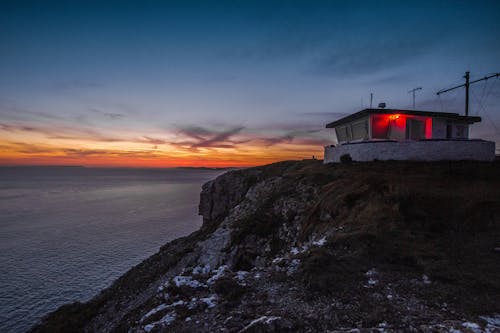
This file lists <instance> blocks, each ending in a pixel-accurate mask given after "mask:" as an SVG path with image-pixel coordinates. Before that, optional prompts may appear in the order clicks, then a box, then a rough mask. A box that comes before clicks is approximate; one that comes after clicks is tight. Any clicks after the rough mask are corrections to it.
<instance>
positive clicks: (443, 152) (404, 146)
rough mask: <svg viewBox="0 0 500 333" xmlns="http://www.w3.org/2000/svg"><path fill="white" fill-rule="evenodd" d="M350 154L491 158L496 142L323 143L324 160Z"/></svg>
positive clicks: (374, 157)
mask: <svg viewBox="0 0 500 333" xmlns="http://www.w3.org/2000/svg"><path fill="white" fill-rule="evenodd" d="M344 154H349V155H350V156H351V158H352V159H353V160H354V161H362V162H363V161H364V162H367V161H373V160H380V161H384V160H400V161H404V160H413V161H444V160H455V161H457V160H477V161H493V160H494V159H495V143H494V142H492V141H484V140H442V141H441V140H436V141H435V140H422V141H402V142H391V141H365V142H361V143H350V144H344V145H339V146H337V147H332V146H326V147H325V159H324V163H336V162H340V157H341V156H342V155H344Z"/></svg>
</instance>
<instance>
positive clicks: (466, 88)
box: [436, 71, 500, 116]
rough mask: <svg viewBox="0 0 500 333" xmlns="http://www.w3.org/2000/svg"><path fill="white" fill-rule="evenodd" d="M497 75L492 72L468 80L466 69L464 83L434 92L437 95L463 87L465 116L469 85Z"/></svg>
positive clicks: (498, 74)
mask: <svg viewBox="0 0 500 333" xmlns="http://www.w3.org/2000/svg"><path fill="white" fill-rule="evenodd" d="M499 76H500V73H495V74H492V75H489V76H485V77H483V78H481V79H478V80H474V81H470V72H469V71H467V72H465V75H464V77H463V78H464V79H465V83H464V84H461V85H458V86H455V87H453V88H450V89H443V90H440V91H438V92H437V93H436V95H438V96H439V95H440V94H442V93H445V92H448V91H451V90H454V89H457V88H460V87H465V116H468V115H469V88H470V85H471V84H473V83H476V82H480V81H484V80H488V79H491V78H492V77H499Z"/></svg>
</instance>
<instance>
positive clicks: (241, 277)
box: [236, 271, 248, 281]
mask: <svg viewBox="0 0 500 333" xmlns="http://www.w3.org/2000/svg"><path fill="white" fill-rule="evenodd" d="M247 274H248V272H247V271H237V272H236V278H237V279H238V280H240V281H243V280H245V277H246V276H247Z"/></svg>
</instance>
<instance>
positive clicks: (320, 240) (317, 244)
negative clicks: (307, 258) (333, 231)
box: [312, 237, 326, 246]
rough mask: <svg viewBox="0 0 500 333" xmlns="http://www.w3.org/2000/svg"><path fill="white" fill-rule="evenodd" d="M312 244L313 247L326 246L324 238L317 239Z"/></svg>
mask: <svg viewBox="0 0 500 333" xmlns="http://www.w3.org/2000/svg"><path fill="white" fill-rule="evenodd" d="M312 244H313V245H315V246H323V245H325V244H326V237H323V238H321V239H318V240H317V241H314V242H312Z"/></svg>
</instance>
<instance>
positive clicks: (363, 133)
mask: <svg viewBox="0 0 500 333" xmlns="http://www.w3.org/2000/svg"><path fill="white" fill-rule="evenodd" d="M351 129H352V139H353V140H362V139H366V138H368V124H367V121H366V120H363V121H360V122H357V123H354V124H352V125H351Z"/></svg>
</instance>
